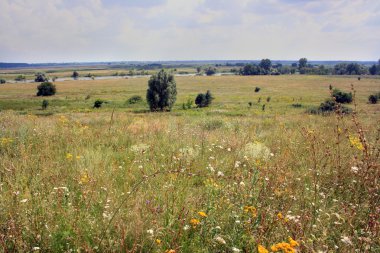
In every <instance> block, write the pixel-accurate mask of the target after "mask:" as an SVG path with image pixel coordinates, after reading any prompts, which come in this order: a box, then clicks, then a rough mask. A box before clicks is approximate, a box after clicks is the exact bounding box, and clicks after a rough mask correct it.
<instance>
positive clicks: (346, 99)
mask: <svg viewBox="0 0 380 253" xmlns="http://www.w3.org/2000/svg"><path fill="white" fill-rule="evenodd" d="M332 96H333V97H334V98H335V101H336V102H338V103H341V104H349V103H351V102H352V93H351V92H350V93H347V92H343V91H340V90H338V89H334V90H333V93H332Z"/></svg>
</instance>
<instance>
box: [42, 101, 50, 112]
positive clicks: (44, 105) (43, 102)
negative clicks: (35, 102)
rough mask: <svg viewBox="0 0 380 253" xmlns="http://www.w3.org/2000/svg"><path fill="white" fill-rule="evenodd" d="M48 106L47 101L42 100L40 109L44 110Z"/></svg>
mask: <svg viewBox="0 0 380 253" xmlns="http://www.w3.org/2000/svg"><path fill="white" fill-rule="evenodd" d="M48 106H49V101H47V100H46V99H44V100H43V101H42V105H41V107H42V109H43V110H45V109H46V108H47V107H48Z"/></svg>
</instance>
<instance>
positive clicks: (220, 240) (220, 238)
mask: <svg viewBox="0 0 380 253" xmlns="http://www.w3.org/2000/svg"><path fill="white" fill-rule="evenodd" d="M215 241H217V242H218V243H220V244H226V241H225V240H224V239H223V238H222V237H220V236H217V237H215Z"/></svg>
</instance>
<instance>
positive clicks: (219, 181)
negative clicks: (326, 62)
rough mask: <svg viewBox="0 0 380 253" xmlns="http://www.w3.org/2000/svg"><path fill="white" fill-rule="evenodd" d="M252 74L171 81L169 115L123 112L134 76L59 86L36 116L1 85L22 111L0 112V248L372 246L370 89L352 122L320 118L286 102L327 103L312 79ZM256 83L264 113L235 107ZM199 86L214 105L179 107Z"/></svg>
mask: <svg viewBox="0 0 380 253" xmlns="http://www.w3.org/2000/svg"><path fill="white" fill-rule="evenodd" d="M257 79H259V80H256V78H252V77H251V78H245V77H244V78H243V77H207V78H206V77H201V78H185V79H177V82H178V87H179V94H180V95H179V102H178V103H177V104H178V106H177V107H176V108H175V110H174V112H171V113H146V112H144V111H143V110H145V109H146V107H145V105H144V104H141V105H134V107H128V106H125V100H126V98H128V97H130V96H131V95H135V94H136V95H142V96H143V90H144V88H146V83H145V84H144V83H142V82H141V80H137V81H135V82H136V83H134V82H130V80H128V82H127V83H119V81H103V83H102V84H101V83H97V81H94V82H92V81H88V83H85V82H80V81H78V82H69V83H67V84H62V85H61V86H60V85H57V88H58V94H57V96H56V97H55V98H54V99H56V101H49V107H48V109H46V110H45V111H43V112H42V111H41V110H38V109H37V107H40V104H41V102H40V100H38V99H37V98H34V97H30V99H29V100H26V98H28V96H29V95H28V94H29V91H31V90H33V89H32V88H30V87H29V86H23V88H24V89H21V90H19V89H16V88H14V87H16V86H6V88H5V89H6V90H7V93H4V92H3V91H4V90H0V92H1V93H0V94H1V95H0V96H1V97H2V101H3V102H2V103H3V105H4V104H8V103H9V104H10V105H12V104H13V102H14V100H18V101H20V103H22V102H24V106H25V109H24V110H23V113H26V114H25V115H20V112H19V111H18V109H17V108H12V109H13V110H16V111H9V110H4V109H3V111H1V112H0V129H1V132H0V192H1V194H0V224H1V225H0V248H1V251H4V252H17V251H19V252H29V251H33V250H35V251H41V252H69V251H82V252H165V251H166V252H169V250H175V252H238V251H239V250H240V251H241V252H257V251H258V246H259V245H262V246H263V247H265V248H267V249H268V250H269V251H270V250H271V249H270V247H271V246H274V245H275V244H277V243H280V242H286V243H288V244H289V245H288V246H289V247H290V248H291V249H293V250H297V251H298V252H318V251H321V252H378V251H379V250H380V246H379V239H378V238H379V213H380V212H379V211H380V210H379V208H380V207H379V195H378V194H379V190H380V189H379V182H378V178H379V170H380V167H379V134H380V133H379V128H378V126H379V123H380V122H379V120H378V119H379V117H378V115H379V108H380V107H379V105H369V104H367V103H366V102H363V101H364V100H366V98H367V92H368V91H369V90H371V89H374V88H373V87H376V85H378V83H376V82H375V83H371V82H368V83H366V81H365V80H362V81H361V83H360V84H361V85H363V86H360V87H357V92H356V98H357V100H356V101H357V106H356V112H358V114H352V115H349V116H342V115H339V114H331V115H328V116H318V115H307V114H306V113H305V112H304V110H302V109H299V108H293V107H292V106H291V105H292V104H295V103H302V105H305V106H307V105H318V104H319V103H320V101H323V99H324V98H326V97H328V87H327V86H328V85H326V87H325V85H319V86H315V87H314V91H309V89H308V87H310V85H317V84H316V83H317V82H321V77H306V79H303V78H301V77H289V79H287V78H283V77H279V79H277V77H259V78H257ZM341 80H345V81H344V82H343V81H341ZM327 81H328V82H327ZM256 82H258V83H260V87H264V85H262V84H263V83H265V84H267V85H266V86H265V89H263V90H262V91H260V96H261V97H262V98H263V99H262V100H263V101H265V98H266V97H267V96H271V98H272V99H271V101H270V102H269V103H266V102H261V104H264V103H265V104H267V107H266V111H264V112H262V111H261V107H260V108H259V107H258V108H255V107H254V106H253V107H252V108H248V107H247V102H248V101H257V98H258V96H259V95H258V94H256V95H257V96H256V95H255V94H254V87H256V84H255V83H256ZM284 82H286V84H287V85H289V86H288V87H284V86H283V83H284ZM293 82H294V83H293ZM329 82H334V83H333V84H334V87H339V86H344V85H345V83H346V82H347V80H346V79H327V80H326V83H329ZM335 82H336V83H335ZM228 84H230V85H237V87H236V88H235V89H230V90H228V89H227V87H228ZM65 85H67V86H65ZM124 86H126V87H124ZM206 86H207V87H208V89H210V90H211V91H212V92H213V94H214V96H215V97H216V100H215V103H214V104H213V106H212V107H210V108H207V109H205V110H203V109H191V110H181V108H180V104H181V102H182V101H186V100H187V99H188V97H189V96H190V95H191V94H196V93H197V90H198V89H199V90H205V87H206ZM73 87H77V88H78V90H77V91H76V90H75V89H72V88H73ZM289 87H292V88H289ZM348 87H349V85H348ZM250 89H252V94H251V93H248V94H247V90H250ZM121 90H125V91H121ZM102 91H106V93H102ZM266 92H267V93H266ZM313 92H314V93H313ZM88 93H91V94H92V95H91V99H88V100H85V99H84V98H85V97H86V95H87V94H88ZM369 93H370V92H369ZM99 94H106V95H104V97H100V98H102V99H105V100H107V101H110V103H109V104H107V105H105V106H104V108H103V107H102V108H101V109H99V110H96V111H95V110H92V109H90V108H88V107H87V104H88V105H89V107H90V106H91V105H92V104H93V100H95V99H96V98H98V95H99ZM126 94H128V95H126ZM313 94H315V96H313ZM124 95H125V96H124ZM252 96H253V97H254V98H253V99H252ZM66 97H67V100H66ZM81 97H83V99H82V100H83V101H82V100H81V99H79V100H78V103H74V101H75V98H81ZM293 97H294V98H295V99H294V100H293ZM300 97H302V100H301V99H297V98H300ZM31 101H32V102H31ZM57 101H70V102H69V103H68V104H66V105H65V104H63V105H60V106H57V105H56V106H54V103H55V102H57ZM11 102H12V103H11ZM28 103H31V104H28ZM34 103H35V104H34ZM57 103H58V102H57ZM62 103H66V102H62ZM111 104H112V105H117V106H116V110H115V111H114V112H113V113H112V111H113V109H114V108H115V106H111ZM34 105H35V106H36V108H34ZM63 106H66V107H65V108H62V107H63ZM352 107H354V106H352ZM354 109H355V108H354ZM136 110H140V113H134V111H136ZM49 112H54V113H55V114H54V115H50V116H49V115H48V114H49ZM38 113H44V116H43V117H42V116H36V115H34V114H38ZM289 237H291V238H292V239H294V240H295V241H296V242H297V244H299V245H298V246H297V245H296V243H294V242H292V241H290V242H292V243H290V242H289ZM282 245H285V244H282ZM277 246H278V245H277ZM274 250H275V248H273V250H272V251H274ZM171 252H173V251H171ZM279 252H281V251H279Z"/></svg>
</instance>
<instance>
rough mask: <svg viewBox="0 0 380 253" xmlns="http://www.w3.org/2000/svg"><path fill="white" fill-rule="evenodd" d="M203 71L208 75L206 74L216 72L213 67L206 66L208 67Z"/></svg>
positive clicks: (209, 74) (210, 74)
mask: <svg viewBox="0 0 380 253" xmlns="http://www.w3.org/2000/svg"><path fill="white" fill-rule="evenodd" d="M205 73H206V75H208V76H212V75H215V73H216V69H215V68H213V67H208V69H206V71H205Z"/></svg>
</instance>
